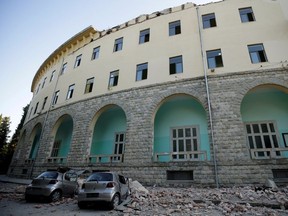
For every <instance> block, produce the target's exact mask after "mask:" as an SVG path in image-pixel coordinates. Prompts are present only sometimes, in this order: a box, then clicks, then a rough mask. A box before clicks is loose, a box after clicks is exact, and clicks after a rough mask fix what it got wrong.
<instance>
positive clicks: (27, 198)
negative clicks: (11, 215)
mask: <svg viewBox="0 0 288 216" xmlns="http://www.w3.org/2000/svg"><path fill="white" fill-rule="evenodd" d="M25 200H26V202H31V201H32V197H31V196H30V195H27V194H25Z"/></svg>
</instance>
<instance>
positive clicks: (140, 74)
mask: <svg viewBox="0 0 288 216" xmlns="http://www.w3.org/2000/svg"><path fill="white" fill-rule="evenodd" d="M147 75H148V63H144V64H139V65H137V69H136V81H140V80H145V79H147Z"/></svg>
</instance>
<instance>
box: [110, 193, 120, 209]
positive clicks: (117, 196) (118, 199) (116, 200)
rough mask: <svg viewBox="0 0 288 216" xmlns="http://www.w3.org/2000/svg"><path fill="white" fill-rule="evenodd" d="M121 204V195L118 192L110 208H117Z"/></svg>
mask: <svg viewBox="0 0 288 216" xmlns="http://www.w3.org/2000/svg"><path fill="white" fill-rule="evenodd" d="M119 204H120V197H119V195H118V194H115V195H114V197H113V199H112V201H111V203H110V208H111V209H115V208H116V207H117V206H118V205H119Z"/></svg>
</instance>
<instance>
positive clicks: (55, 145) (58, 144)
mask: <svg viewBox="0 0 288 216" xmlns="http://www.w3.org/2000/svg"><path fill="white" fill-rule="evenodd" d="M60 148H61V140H55V141H54V143H53V147H52V151H51V157H58V154H59V150H60Z"/></svg>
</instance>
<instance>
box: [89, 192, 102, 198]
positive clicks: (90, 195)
mask: <svg viewBox="0 0 288 216" xmlns="http://www.w3.org/2000/svg"><path fill="white" fill-rule="evenodd" d="M86 197H87V198H91V197H99V193H88V194H87V195H86Z"/></svg>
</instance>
